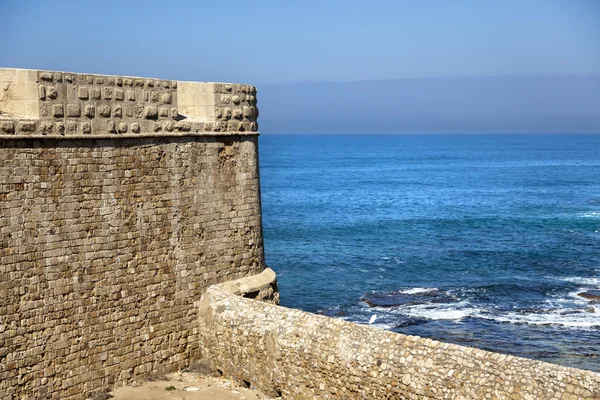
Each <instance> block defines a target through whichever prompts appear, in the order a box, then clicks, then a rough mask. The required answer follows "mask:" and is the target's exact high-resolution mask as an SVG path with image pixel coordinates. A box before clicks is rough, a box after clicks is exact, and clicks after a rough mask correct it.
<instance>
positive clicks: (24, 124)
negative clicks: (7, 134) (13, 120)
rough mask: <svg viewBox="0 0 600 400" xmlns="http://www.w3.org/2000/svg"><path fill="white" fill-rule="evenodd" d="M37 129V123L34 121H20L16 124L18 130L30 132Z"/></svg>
mask: <svg viewBox="0 0 600 400" xmlns="http://www.w3.org/2000/svg"><path fill="white" fill-rule="evenodd" d="M36 129H37V124H36V123H35V122H34V121H20V122H19V125H18V130H19V132H26V133H32V132H35V131H36Z"/></svg>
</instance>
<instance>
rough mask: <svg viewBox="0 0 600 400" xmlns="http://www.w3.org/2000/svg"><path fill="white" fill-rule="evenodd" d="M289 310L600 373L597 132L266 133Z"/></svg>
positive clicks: (275, 234) (278, 261) (273, 218)
mask: <svg viewBox="0 0 600 400" xmlns="http://www.w3.org/2000/svg"><path fill="white" fill-rule="evenodd" d="M260 168H261V190H262V207H263V225H264V237H265V252H266V260H267V264H268V265H269V266H271V267H272V268H273V269H274V270H275V271H276V272H277V274H278V279H279V287H280V290H281V303H282V305H284V306H288V307H294V308H299V309H303V310H307V311H311V312H317V313H323V314H326V315H330V316H333V317H336V318H343V319H346V320H349V321H355V322H359V323H367V322H368V320H369V318H370V317H371V316H372V315H373V314H376V315H377V319H376V321H375V323H374V325H375V326H378V327H380V328H382V329H389V330H393V331H396V332H401V333H405V334H411V335H419V336H423V337H430V338H433V339H438V340H442V341H446V342H452V343H457V344H462V345H468V346H474V347H478V348H482V349H486V350H492V351H499V352H503V353H507V354H513V355H518V356H524V357H529V358H534V359H539V360H544V361H548V362H553V363H557V364H562V365H567V366H573V367H579V368H585V369H590V370H594V371H600V304H599V303H598V302H594V301H591V300H586V299H584V298H582V297H580V296H578V293H580V292H583V291H585V290H590V289H599V288H600V135H274V134H273V135H262V136H261V137H260Z"/></svg>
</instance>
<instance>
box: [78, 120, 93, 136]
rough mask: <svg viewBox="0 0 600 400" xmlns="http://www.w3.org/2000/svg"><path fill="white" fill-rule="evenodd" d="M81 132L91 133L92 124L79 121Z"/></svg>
mask: <svg viewBox="0 0 600 400" xmlns="http://www.w3.org/2000/svg"><path fill="white" fill-rule="evenodd" d="M81 132H82V133H85V134H86V135H87V134H90V133H92V124H91V123H89V122H82V123H81Z"/></svg>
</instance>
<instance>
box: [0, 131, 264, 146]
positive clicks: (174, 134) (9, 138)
mask: <svg viewBox="0 0 600 400" xmlns="http://www.w3.org/2000/svg"><path fill="white" fill-rule="evenodd" d="M205 136H210V137H219V136H220V137H229V136H260V132H244V131H237V132H229V131H228V132H210V131H205V132H163V133H160V134H156V133H138V134H135V133H125V134H104V135H62V136H61V135H41V134H34V135H2V134H0V147H1V145H2V142H3V141H5V142H8V141H16V140H74V139H75V140H81V139H85V140H98V139H147V138H170V137H171V138H172V137H205Z"/></svg>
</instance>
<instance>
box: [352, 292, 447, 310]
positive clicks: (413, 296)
mask: <svg viewBox="0 0 600 400" xmlns="http://www.w3.org/2000/svg"><path fill="white" fill-rule="evenodd" d="M360 301H362V302H363V303H366V304H367V305H368V306H369V307H398V306H412V305H416V304H445V303H456V302H458V301H459V300H458V299H457V298H455V297H453V296H450V295H448V294H447V293H446V292H445V291H443V290H437V289H436V290H429V291H423V292H417V293H403V292H375V293H367V294H365V295H364V296H363V297H362V298H361V299H360Z"/></svg>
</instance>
